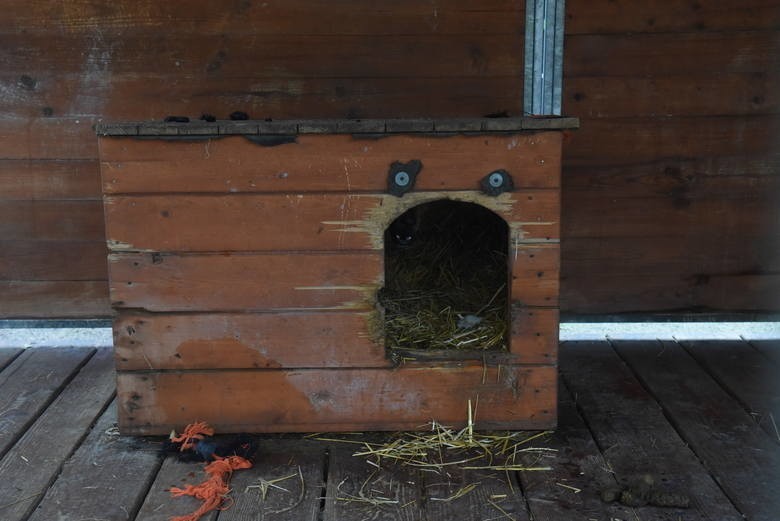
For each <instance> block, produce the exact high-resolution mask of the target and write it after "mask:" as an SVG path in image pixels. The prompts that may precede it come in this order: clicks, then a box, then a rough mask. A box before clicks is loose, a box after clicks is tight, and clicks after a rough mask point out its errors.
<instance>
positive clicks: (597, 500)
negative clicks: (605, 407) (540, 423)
mask: <svg viewBox="0 0 780 521" xmlns="http://www.w3.org/2000/svg"><path fill="white" fill-rule="evenodd" d="M558 393H559V394H558V397H559V398H558V428H557V429H556V430H555V431H554V432H553V433H552V434H551V435H550V437H549V438H547V439H545V441H544V442H543V443H542V444H541V446H543V447H549V448H551V449H555V451H556V452H554V453H548V454H545V455H544V456H543V457H540V456H538V455H529V456H526V457H524V458H523V462H524V464H526V465H528V466H539V465H542V466H549V467H551V470H549V471H544V472H520V481H521V483H522V485H523V493H524V494H525V497H526V500H527V501H528V506H529V508H530V510H531V514H533V516H534V519H544V520H546V521H588V520H591V519H631V517H632V516H631V513H630V511H629V509H627V508H626V507H623V506H621V505H619V504H615V503H605V502H603V501H602V500H601V492H602V491H603V490H604V489H606V488H609V487H612V488H614V487H616V486H617V481H616V480H615V477H614V475H613V473H612V472H610V470H609V466H608V464H607V462H606V461H605V460H604V456H603V455H602V454H601V451H600V450H599V447H598V445H597V444H596V442H595V440H594V439H593V436H592V434H591V433H590V431H589V430H588V427H587V426H586V425H585V422H584V421H583V420H582V417H581V416H580V414H579V413H578V412H577V407H576V405H575V403H574V399H573V398H572V397H571V393H569V390H568V389H567V388H566V386H565V385H563V383H562V382H561V383H560V385H559V388H558ZM648 510H649V509H648ZM652 510H653V512H652V513H653V514H654V515H652V516H651V515H649V513H648V512H643V513H642V520H643V521H650V520H652V519H662V517H660V516H659V515H657V514H658V512H656V510H657V509H652Z"/></svg>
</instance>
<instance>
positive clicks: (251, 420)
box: [117, 363, 556, 434]
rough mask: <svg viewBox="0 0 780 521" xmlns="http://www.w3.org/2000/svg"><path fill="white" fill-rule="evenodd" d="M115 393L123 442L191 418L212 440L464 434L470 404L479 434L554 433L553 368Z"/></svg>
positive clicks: (177, 385)
mask: <svg viewBox="0 0 780 521" xmlns="http://www.w3.org/2000/svg"><path fill="white" fill-rule="evenodd" d="M117 387H118V396H119V407H120V412H119V423H120V428H121V429H122V432H123V433H126V434H164V433H168V432H170V431H171V429H173V428H175V427H176V426H177V425H182V424H186V423H187V422H190V421H192V419H193V418H199V419H202V420H205V421H207V422H209V423H210V424H212V425H213V426H214V427H215V428H216V429H217V431H218V432H314V431H330V430H333V431H352V430H403V429H417V428H420V426H421V425H425V424H427V423H428V422H430V421H431V420H434V419H435V420H436V421H438V422H440V423H442V424H445V425H455V426H463V425H465V423H466V417H467V404H468V401H469V400H471V401H472V403H476V401H477V396H478V397H479V407H480V411H483V412H481V413H480V417H479V418H478V419H477V427H478V428H481V429H506V428H512V429H537V428H550V427H552V426H554V425H555V407H556V386H555V368H554V367H552V366H533V367H523V366H501V367H484V366H483V365H482V364H480V363H451V364H446V365H445V364H437V365H426V364H422V363H421V364H414V365H412V364H407V366H404V367H399V368H397V369H394V370H390V369H299V370H254V371H227V372H224V371H188V372H182V373H178V372H164V373H120V374H119V375H118V384H117ZM258 396H263V397H264V399H263V400H258V399H257V397H258Z"/></svg>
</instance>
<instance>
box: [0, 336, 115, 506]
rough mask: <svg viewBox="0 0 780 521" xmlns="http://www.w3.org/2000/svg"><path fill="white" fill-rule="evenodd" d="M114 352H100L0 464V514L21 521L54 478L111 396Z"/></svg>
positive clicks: (106, 349) (103, 350)
mask: <svg viewBox="0 0 780 521" xmlns="http://www.w3.org/2000/svg"><path fill="white" fill-rule="evenodd" d="M113 365H114V356H113V351H112V350H111V349H108V348H102V349H99V350H98V351H97V352H96V353H95V355H94V356H92V358H91V359H90V360H89V361H88V362H87V363H86V364H85V365H84V366H83V367H82V368H81V370H80V371H79V372H78V374H76V376H75V377H74V378H73V380H72V381H71V382H70V383H69V384H68V386H67V387H66V388H65V389H64V390H63V391H62V392H61V393H60V394H59V395H58V396H57V398H56V399H55V400H54V401H53V402H52V403H51V405H50V406H49V407H48V408H46V410H45V411H44V412H43V414H41V415H40V417H38V419H37V420H36V421H35V423H33V424H32V426H31V427H30V428H29V429H28V430H27V431H26V432H25V433H24V435H23V436H22V437H21V438H20V439H19V441H17V442H16V444H15V445H14V446H13V447H12V448H11V449H10V450H9V451H8V452H7V453H6V454H5V456H4V457H3V459H2V460H0V482H2V483H9V484H10V486H7V487H6V486H4V487H2V489H0V505H9V506H6V507H4V508H2V509H1V510H0V517H1V518H2V519H3V520H4V521H22V520H24V519H26V518H27V517H28V515H29V514H30V512H31V511H32V509H33V508H35V506H36V505H37V504H38V502H39V501H40V499H41V497H42V496H43V494H44V493H45V492H46V491H47V489H48V487H49V485H50V484H51V483H52V482H53V481H54V479H55V478H56V476H57V474H59V471H60V468H61V467H62V465H63V463H64V462H65V459H66V458H68V456H70V454H71V453H72V452H73V451H74V450H75V448H76V447H77V446H78V445H79V443H80V442H81V441H82V440H83V439H84V437H85V436H86V434H87V432H88V431H89V428H90V426H91V425H92V424H93V423H94V421H95V419H96V418H97V417H98V416H99V415H100V413H101V412H102V411H103V410H104V409H105V407H106V405H107V404H108V402H109V400H111V397H112V396H113V394H114V374H113V371H112V368H113Z"/></svg>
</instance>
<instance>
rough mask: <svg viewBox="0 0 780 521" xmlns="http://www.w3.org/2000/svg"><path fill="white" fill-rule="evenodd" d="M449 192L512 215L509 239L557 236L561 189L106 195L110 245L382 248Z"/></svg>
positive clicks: (156, 248) (117, 248) (223, 248)
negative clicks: (391, 231)
mask: <svg viewBox="0 0 780 521" xmlns="http://www.w3.org/2000/svg"><path fill="white" fill-rule="evenodd" d="M445 198H450V199H454V200H464V201H469V202H476V203H478V204H483V205H484V206H486V207H488V208H490V209H492V210H494V211H496V212H497V213H498V214H499V215H500V216H501V217H503V218H504V219H506V220H507V221H509V223H510V227H511V228H512V229H513V233H514V237H513V240H514V241H515V242H517V243H522V242H524V241H529V240H531V241H537V240H550V239H557V238H558V236H559V223H558V220H559V219H558V215H559V213H560V210H559V208H558V204H559V195H558V193H557V192H556V191H552V190H536V191H531V190H529V191H523V192H513V193H511V194H502V196H500V197H490V196H487V195H482V194H477V193H474V192H442V193H433V192H419V193H410V194H406V195H405V196H404V197H400V198H399V197H396V196H393V195H389V194H348V193H344V194H336V193H333V194H304V193H300V194H295V193H292V194H263V195H257V194H251V195H250V194H246V195H159V196H142V197H135V196H112V197H107V198H106V200H105V213H106V224H107V231H106V233H107V236H108V241H109V246H110V248H111V249H112V250H113V251H134V250H135V251H182V252H184V251H201V252H203V251H274V250H291V251H300V250H313V251H322V250H330V251H333V250H366V249H380V248H383V247H384V233H385V230H386V229H387V228H388V227H389V226H390V223H391V222H392V221H393V220H394V219H395V218H396V217H398V216H399V215H401V214H402V213H404V211H406V210H407V209H408V208H410V207H412V206H415V205H417V204H422V203H424V202H429V201H432V200H438V199H445Z"/></svg>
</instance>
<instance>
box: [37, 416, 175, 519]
mask: <svg viewBox="0 0 780 521" xmlns="http://www.w3.org/2000/svg"><path fill="white" fill-rule="evenodd" d="M158 447H159V445H158V444H156V443H151V442H150V441H148V440H146V439H144V438H133V437H129V436H119V432H118V431H117V430H116V403H112V404H111V405H110V406H109V407H108V408H107V409H106V411H105V412H104V413H103V415H102V416H101V417H100V419H99V420H98V422H97V423H96V424H95V426H94V427H93V429H92V431H91V432H90V433H89V436H87V438H86V439H85V440H84V443H82V444H81V446H80V447H79V449H78V450H77V451H76V453H75V454H74V455H73V456H72V457H71V458H70V459H69V460H68V461H67V462H66V463H65V466H64V467H63V469H62V472H61V473H60V475H59V476H58V477H57V480H56V481H55V482H54V483H53V484H52V486H51V488H49V490H48V492H47V493H46V496H44V498H43V500H42V501H41V503H40V504H39V505H38V507H37V508H36V509H35V510H34V511H33V513H32V516H30V518H29V519H28V520H27V521H65V520H70V519H112V520H113V519H116V520H120V519H134V517H135V513H136V512H137V511H138V508H139V507H140V506H141V502H142V501H143V499H144V497H145V495H146V491H147V489H148V488H149V485H150V484H151V482H152V480H153V479H154V476H155V475H156V474H157V471H158V469H159V466H160V462H161V458H160V456H159V455H158V451H157V449H158Z"/></svg>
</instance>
